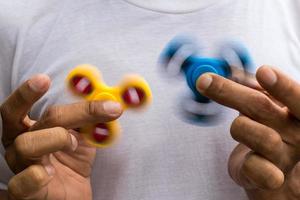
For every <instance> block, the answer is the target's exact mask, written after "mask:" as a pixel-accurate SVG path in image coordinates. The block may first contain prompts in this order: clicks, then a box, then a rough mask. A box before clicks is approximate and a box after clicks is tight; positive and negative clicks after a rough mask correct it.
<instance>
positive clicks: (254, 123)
mask: <svg viewBox="0 0 300 200" xmlns="http://www.w3.org/2000/svg"><path fill="white" fill-rule="evenodd" d="M256 78H257V81H258V82H259V84H260V85H261V86H262V88H263V89H264V90H265V92H261V91H258V90H255V89H252V88H249V87H246V86H243V85H240V84H237V83H235V82H233V81H230V80H228V79H225V78H222V77H220V76H217V75H214V74H204V75H202V76H201V77H200V78H199V79H198V82H197V86H198V90H199V91H201V92H202V93H203V94H204V95H206V96H207V97H209V98H210V99H212V100H215V101H216V102H218V103H220V104H223V105H225V106H228V107H230V108H233V109H236V110H238V111H239V112H240V113H241V115H240V116H238V117H237V118H236V119H235V120H234V122H233V123H232V126H231V135H232V137H233V138H234V139H235V140H236V141H238V142H239V143H240V144H239V145H238V146H237V147H236V148H235V149H234V150H233V152H232V154H231V157H230V159H229V165H228V166H229V173H230V175H231V177H232V178H233V180H234V181H235V182H236V183H238V184H239V185H241V186H243V187H244V188H245V189H246V191H247V193H248V196H249V198H250V199H253V200H296V199H300V163H299V161H300V134H299V133H300V85H299V84H298V83H297V82H295V81H293V80H292V79H290V78H289V77H288V76H286V75H284V74H283V73H282V72H280V71H279V70H276V69H274V68H270V67H267V66H264V67H261V68H260V69H259V70H258V71H257V74H256ZM278 102H280V103H278Z"/></svg>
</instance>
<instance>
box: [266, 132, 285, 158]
mask: <svg viewBox="0 0 300 200" xmlns="http://www.w3.org/2000/svg"><path fill="white" fill-rule="evenodd" d="M266 135H267V137H266V138H265V140H264V141H262V142H263V143H264V145H265V150H266V152H267V153H269V154H274V151H276V150H279V149H281V145H282V139H281V137H280V136H279V135H278V134H273V133H271V134H268V133H266Z"/></svg>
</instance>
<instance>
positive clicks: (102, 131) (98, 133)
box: [93, 124, 109, 143]
mask: <svg viewBox="0 0 300 200" xmlns="http://www.w3.org/2000/svg"><path fill="white" fill-rule="evenodd" d="M93 137H94V139H95V140H96V141H97V142H99V143H101V142H104V141H105V140H107V138H108V137H109V128H108V126H107V125H106V124H97V125H96V127H95V129H94V131H93Z"/></svg>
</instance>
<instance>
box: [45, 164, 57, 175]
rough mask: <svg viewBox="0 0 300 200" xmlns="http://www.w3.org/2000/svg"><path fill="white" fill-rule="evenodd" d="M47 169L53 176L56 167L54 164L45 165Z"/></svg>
mask: <svg viewBox="0 0 300 200" xmlns="http://www.w3.org/2000/svg"><path fill="white" fill-rule="evenodd" d="M45 170H46V172H47V173H48V175H49V176H53V175H54V174H55V169H54V167H53V166H52V165H50V164H49V165H45Z"/></svg>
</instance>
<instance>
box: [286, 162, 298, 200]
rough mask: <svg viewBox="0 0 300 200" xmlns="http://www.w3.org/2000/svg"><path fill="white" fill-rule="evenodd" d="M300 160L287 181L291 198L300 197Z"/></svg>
mask: <svg viewBox="0 0 300 200" xmlns="http://www.w3.org/2000/svg"><path fill="white" fill-rule="evenodd" d="M299 177H300V162H298V163H297V164H296V165H295V166H294V168H293V170H292V171H291V173H290V174H289V177H288V178H289V181H288V182H287V189H288V194H290V198H291V199H300V190H299V188H300V179H299Z"/></svg>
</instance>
